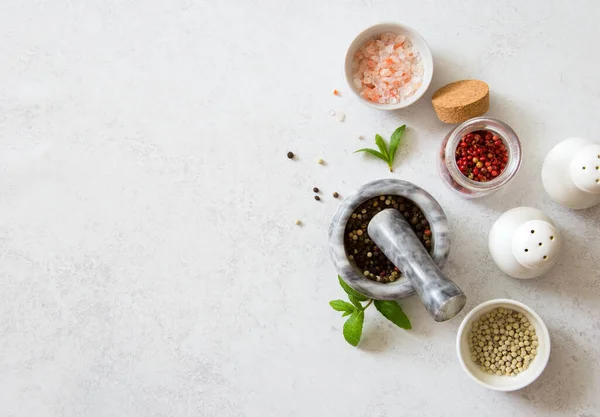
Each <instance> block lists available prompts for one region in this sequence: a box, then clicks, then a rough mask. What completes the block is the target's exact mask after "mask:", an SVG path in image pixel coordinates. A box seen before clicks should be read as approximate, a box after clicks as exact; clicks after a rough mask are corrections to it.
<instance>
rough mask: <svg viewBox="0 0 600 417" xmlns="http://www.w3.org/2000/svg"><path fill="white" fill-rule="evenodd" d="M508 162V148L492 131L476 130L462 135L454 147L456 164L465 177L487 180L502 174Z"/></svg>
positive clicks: (478, 180) (480, 180)
mask: <svg viewBox="0 0 600 417" xmlns="http://www.w3.org/2000/svg"><path fill="white" fill-rule="evenodd" d="M507 163H508V149H507V147H506V145H505V144H504V141H503V140H502V139H501V138H500V137H499V136H497V135H496V134H495V133H493V132H489V131H487V130H477V131H475V132H471V133H467V134H466V135H464V136H463V137H462V139H461V141H460V143H459V144H458V146H457V148H456V164H457V165H458V169H459V170H460V172H461V173H462V174H463V175H464V176H465V177H467V178H469V179H472V180H473V181H477V182H487V181H491V180H493V179H494V178H496V177H497V176H498V175H500V174H502V172H503V171H504V169H505V168H506V164H507Z"/></svg>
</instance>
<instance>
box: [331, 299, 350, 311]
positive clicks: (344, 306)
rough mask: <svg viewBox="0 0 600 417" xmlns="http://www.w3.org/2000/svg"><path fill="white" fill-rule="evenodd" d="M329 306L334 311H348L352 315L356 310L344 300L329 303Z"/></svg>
mask: <svg viewBox="0 0 600 417" xmlns="http://www.w3.org/2000/svg"><path fill="white" fill-rule="evenodd" d="M329 305H330V306H331V308H333V309H334V310H335V311H349V312H350V313H352V312H353V311H354V310H356V309H355V308H354V306H353V305H352V304H350V303H349V302H348V301H344V300H333V301H330V302H329Z"/></svg>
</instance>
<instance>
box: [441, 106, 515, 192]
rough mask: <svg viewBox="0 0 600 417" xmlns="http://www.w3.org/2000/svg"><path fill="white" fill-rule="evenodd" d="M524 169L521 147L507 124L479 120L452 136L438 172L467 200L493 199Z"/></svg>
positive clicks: (445, 145)
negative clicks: (490, 197)
mask: <svg viewBox="0 0 600 417" xmlns="http://www.w3.org/2000/svg"><path fill="white" fill-rule="evenodd" d="M520 166H521V143H520V141H519V138H518V136H517V134H516V133H515V131H514V130H513V129H512V128H511V127H510V126H508V125H507V124H506V123H504V122H502V121H500V120H497V119H493V118H491V117H475V118H473V119H470V120H467V121H466V122H463V123H461V124H460V125H458V126H457V127H455V128H454V129H453V130H451V131H450V133H448V135H447V136H446V137H445V138H444V140H443V142H442V146H441V149H440V153H439V155H438V171H439V173H440V175H441V177H442V179H443V180H444V183H445V184H446V185H448V186H449V187H450V188H451V189H452V190H454V191H455V192H457V193H458V194H459V195H460V196H462V197H465V198H478V197H483V196H486V195H489V194H491V193H493V192H495V191H497V190H498V189H500V188H501V187H503V186H505V185H506V184H508V183H509V182H510V181H511V180H512V179H513V178H514V176H515V175H516V174H517V172H518V170H519V168H520Z"/></svg>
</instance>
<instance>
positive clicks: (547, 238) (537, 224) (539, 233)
mask: <svg viewBox="0 0 600 417" xmlns="http://www.w3.org/2000/svg"><path fill="white" fill-rule="evenodd" d="M488 246H489V250H490V254H491V255H492V259H493V260H494V262H495V263H496V265H498V268H500V269H501V270H502V272H504V273H505V274H507V275H510V276H511V277H514V278H521V279H528V278H535V277H539V276H540V275H543V274H545V273H546V272H548V271H549V270H550V269H551V268H552V267H553V266H554V264H555V263H556V261H557V259H558V254H559V252H560V246H561V238H560V233H559V232H558V229H557V228H556V227H555V226H554V224H553V223H552V220H551V219H550V218H549V217H548V216H546V215H545V214H544V213H543V212H541V211H540V210H538V209H535V208H532V207H517V208H514V209H511V210H508V211H507V212H506V213H504V214H502V215H501V216H500V217H499V218H498V220H496V222H495V223H494V225H493V226H492V230H491V231H490V235H489V240H488Z"/></svg>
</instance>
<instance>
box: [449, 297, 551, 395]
mask: <svg viewBox="0 0 600 417" xmlns="http://www.w3.org/2000/svg"><path fill="white" fill-rule="evenodd" d="M498 308H504V309H508V310H513V311H515V312H516V313H520V314H522V315H523V317H524V318H526V319H527V320H528V322H529V323H530V325H531V326H533V327H534V329H535V334H536V337H537V346H536V350H537V354H536V356H535V358H534V359H533V360H532V361H531V362H530V363H529V367H528V368H527V369H525V370H523V371H522V372H520V373H518V374H517V375H515V376H508V375H496V374H489V373H487V372H485V371H483V370H482V369H481V366H480V364H478V363H476V362H475V361H473V359H472V358H471V350H470V347H469V333H470V332H471V329H472V327H473V323H475V322H477V321H478V320H479V319H480V318H482V316H484V315H485V314H487V313H490V312H492V311H493V310H495V309H498ZM456 351H457V355H458V360H459V362H460V364H461V366H462V368H463V370H464V371H465V372H466V373H467V375H469V377H471V379H473V380H474V381H475V382H477V383H478V384H480V385H482V386H484V387H486V388H489V389H492V390H496V391H516V390H519V389H521V388H524V387H526V386H527V385H529V384H531V383H532V382H533V381H535V380H536V379H537V378H538V377H539V376H540V375H541V374H542V372H543V371H544V369H545V368H546V365H547V363H548V360H549V358H550V335H549V333H548V328H547V327H546V325H545V324H544V321H543V320H542V319H541V317H540V316H539V315H538V314H537V313H536V312H535V311H533V310H532V309H531V308H529V307H527V306H526V305H525V304H523V303H520V302H518V301H515V300H509V299H496V300H490V301H486V302H484V303H481V304H479V305H478V306H477V307H475V308H474V309H473V310H471V311H470V312H469V314H467V315H466V317H465V318H464V319H463V321H462V323H461V324H460V327H459V329H458V335H457V337H456Z"/></svg>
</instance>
